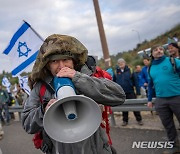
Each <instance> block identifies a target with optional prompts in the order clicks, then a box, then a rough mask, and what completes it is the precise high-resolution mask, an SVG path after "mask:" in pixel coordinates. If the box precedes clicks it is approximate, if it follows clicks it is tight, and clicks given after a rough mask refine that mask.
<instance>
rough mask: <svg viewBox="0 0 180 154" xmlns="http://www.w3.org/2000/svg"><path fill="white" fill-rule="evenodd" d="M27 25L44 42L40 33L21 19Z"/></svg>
mask: <svg viewBox="0 0 180 154" xmlns="http://www.w3.org/2000/svg"><path fill="white" fill-rule="evenodd" d="M23 21H24V22H25V23H26V24H27V25H29V27H30V28H31V29H32V31H33V32H34V33H35V34H36V35H37V36H38V37H39V38H40V39H41V40H42V41H43V42H44V39H43V38H42V37H41V35H39V34H38V32H36V31H35V29H34V28H32V26H31V25H30V24H29V23H28V22H26V21H25V20H23Z"/></svg>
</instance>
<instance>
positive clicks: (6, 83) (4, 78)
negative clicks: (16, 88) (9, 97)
mask: <svg viewBox="0 0 180 154" xmlns="http://www.w3.org/2000/svg"><path fill="white" fill-rule="evenodd" d="M2 85H3V86H4V87H6V90H7V91H8V93H9V92H10V88H11V83H10V82H9V80H8V78H7V77H6V76H4V77H3V79H2Z"/></svg>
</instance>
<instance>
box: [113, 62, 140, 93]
mask: <svg viewBox="0 0 180 154" xmlns="http://www.w3.org/2000/svg"><path fill="white" fill-rule="evenodd" d="M115 81H116V83H118V84H119V85H120V86H121V87H122V88H123V90H124V92H125V93H134V86H135V87H136V94H137V95H140V89H139V83H138V79H137V78H136V76H135V74H134V73H133V72H131V70H130V68H129V67H128V66H127V65H126V66H125V68H124V71H123V72H122V71H121V69H120V68H119V67H117V68H116V79H115Z"/></svg>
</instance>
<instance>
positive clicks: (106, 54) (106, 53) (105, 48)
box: [93, 0, 111, 69]
mask: <svg viewBox="0 0 180 154" xmlns="http://www.w3.org/2000/svg"><path fill="white" fill-rule="evenodd" d="M93 3H94V9H95V13H96V19H97V24H98V29H99V35H100V39H101V46H102V50H103V56H104V62H105V67H106V69H107V68H109V67H111V58H110V56H109V50H108V46H107V41H106V36H105V32H104V27H103V22H102V18H101V12H100V8H99V2H98V0H93Z"/></svg>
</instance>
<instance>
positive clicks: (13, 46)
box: [3, 22, 43, 76]
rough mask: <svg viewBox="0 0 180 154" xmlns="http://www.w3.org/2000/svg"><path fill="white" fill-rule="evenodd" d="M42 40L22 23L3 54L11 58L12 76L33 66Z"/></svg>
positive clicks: (26, 24) (27, 25)
mask: <svg viewBox="0 0 180 154" xmlns="http://www.w3.org/2000/svg"><path fill="white" fill-rule="evenodd" d="M42 43H43V39H42V38H41V37H40V36H39V35H38V34H37V33H36V32H35V30H34V29H33V28H32V27H31V26H30V25H29V24H28V23H27V22H23V24H22V25H21V26H20V28H19V29H18V30H17V31H16V32H15V34H14V35H13V37H12V38H11V40H10V43H9V45H8V46H7V48H6V49H5V50H4V52H3V54H6V55H8V56H9V57H10V58H11V65H12V71H11V73H12V76H18V75H19V74H20V73H22V71H24V70H25V69H26V68H27V67H28V66H30V65H31V64H33V62H34V61H35V59H36V56H37V54H38V52H39V49H40V46H41V45H42Z"/></svg>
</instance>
